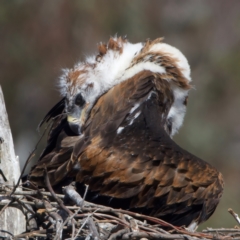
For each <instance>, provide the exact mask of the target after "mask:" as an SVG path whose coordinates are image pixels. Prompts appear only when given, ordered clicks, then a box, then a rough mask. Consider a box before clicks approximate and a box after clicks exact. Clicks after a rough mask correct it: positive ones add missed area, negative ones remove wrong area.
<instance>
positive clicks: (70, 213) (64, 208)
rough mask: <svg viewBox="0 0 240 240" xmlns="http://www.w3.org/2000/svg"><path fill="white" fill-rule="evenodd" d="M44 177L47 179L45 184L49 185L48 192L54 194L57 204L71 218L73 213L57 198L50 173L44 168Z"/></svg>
mask: <svg viewBox="0 0 240 240" xmlns="http://www.w3.org/2000/svg"><path fill="white" fill-rule="evenodd" d="M44 175H45V176H44V177H45V183H46V185H47V188H48V190H49V191H50V193H51V194H52V197H53V198H54V199H55V200H56V202H57V203H58V204H59V206H60V207H61V208H62V209H63V210H65V211H66V212H67V213H68V214H69V215H70V216H71V215H73V212H72V211H70V210H69V209H68V208H67V207H66V206H65V205H64V204H63V201H62V200H61V199H60V198H58V197H57V195H56V194H55V192H54V191H53V188H52V186H51V184H50V181H49V177H48V173H47V169H46V167H45V168H44Z"/></svg>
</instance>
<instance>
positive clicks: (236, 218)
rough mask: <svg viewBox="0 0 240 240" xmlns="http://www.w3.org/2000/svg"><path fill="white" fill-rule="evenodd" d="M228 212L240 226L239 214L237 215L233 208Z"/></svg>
mask: <svg viewBox="0 0 240 240" xmlns="http://www.w3.org/2000/svg"><path fill="white" fill-rule="evenodd" d="M228 212H229V213H230V214H231V215H232V216H233V217H234V219H235V220H236V221H237V223H238V224H240V218H239V217H238V214H237V213H235V212H234V211H233V210H232V209H231V208H229V209H228Z"/></svg>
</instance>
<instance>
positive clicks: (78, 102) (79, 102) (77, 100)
mask: <svg viewBox="0 0 240 240" xmlns="http://www.w3.org/2000/svg"><path fill="white" fill-rule="evenodd" d="M75 104H76V105H78V106H79V107H82V106H83V105H84V104H85V100H84V99H83V96H82V94H81V93H79V94H78V95H77V96H76V98H75Z"/></svg>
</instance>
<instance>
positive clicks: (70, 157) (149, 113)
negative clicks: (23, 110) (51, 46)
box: [31, 71, 223, 225]
mask: <svg viewBox="0 0 240 240" xmlns="http://www.w3.org/2000/svg"><path fill="white" fill-rule="evenodd" d="M170 89H171V88H170V84H169V83H168V82H167V81H165V80H162V79H161V77H160V76H159V75H153V74H152V73H151V72H149V71H143V72H141V73H139V74H137V75H135V76H134V77H133V78H131V79H129V80H127V81H125V82H122V83H121V84H119V85H117V86H115V87H113V88H112V89H110V90H109V91H108V92H107V93H106V94H104V95H103V96H101V97H100V98H99V99H98V101H97V102H96V104H95V105H94V107H93V109H92V111H91V113H90V116H89V118H88V120H87V122H86V124H85V129H84V131H83V132H84V137H81V136H80V137H79V139H77V138H75V139H73V138H72V139H71V137H72V136H71V135H69V133H68V132H67V131H66V130H65V125H64V127H63V126H61V127H60V129H61V130H59V131H58V132H57V133H55V135H52V137H53V136H54V137H55V138H59V139H60V140H58V141H56V140H55V145H54V144H52V146H51V151H52V152H51V151H49V150H48V152H47V153H45V155H44V158H43V159H41V161H40V162H39V164H38V166H37V167H36V168H35V169H33V171H32V173H31V176H32V177H34V176H35V174H36V172H37V176H38V177H40V175H41V174H40V171H41V168H42V166H43V165H44V164H46V165H47V168H48V169H49V171H50V175H51V179H52V184H56V183H58V182H60V181H61V178H63V177H65V176H66V175H67V174H68V175H69V176H75V178H76V181H77V182H80V183H83V184H88V185H89V191H90V192H91V193H94V194H97V195H95V197H94V198H92V199H90V200H93V201H95V202H100V203H102V204H107V202H106V200H103V202H101V201H102V200H101V197H104V196H107V197H110V198H111V199H120V200H121V201H120V204H119V205H114V204H113V202H114V200H111V201H110V202H108V203H109V205H110V206H111V203H112V206H118V207H124V208H129V209H131V210H135V211H138V212H141V213H144V214H150V215H152V216H156V217H161V218H163V219H165V220H166V221H169V222H171V223H173V224H176V225H189V224H190V223H191V222H192V221H193V219H195V220H196V221H197V222H198V223H201V222H203V221H204V220H206V219H207V218H208V217H209V216H210V215H211V214H212V213H213V211H214V210H215V208H216V206H217V203H218V201H219V198H220V197H221V194H222V188H223V180H222V177H221V174H219V173H218V172H217V170H216V169H215V168H213V167H211V166H210V165H209V164H207V163H206V162H204V161H202V160H200V159H198V158H197V157H195V156H193V155H192V154H190V153H188V152H187V151H185V150H183V149H182V148H180V147H179V146H178V145H177V144H176V143H175V142H173V141H172V139H171V138H170V137H169V135H168V134H167V133H166V132H165V130H164V128H163V123H164V121H165V120H166V119H165V118H166V115H167V113H168V111H169V109H170V106H171V104H172V102H173V93H172V92H171V90H170ZM164 99H165V101H164ZM166 99H167V100H166ZM163 103H164V104H163ZM59 106H60V107H61V106H62V105H61V104H59ZM53 112H54V111H53ZM54 114H55V112H54ZM46 119H48V118H46ZM63 120H64V119H63ZM63 120H62V121H63ZM119 128H121V131H119V132H118V130H119ZM55 131H56V130H55ZM63 133H64V134H65V137H63V138H62V137H61V134H63ZM50 139H51V137H50ZM66 139H68V140H66ZM52 141H53V140H52ZM56 143H58V144H57V145H56ZM63 143H64V144H63ZM64 145H65V147H64ZM76 165H78V166H79V169H78V170H77V172H76V171H75V170H74V166H76ZM53 169H56V171H55V172H53ZM64 170H65V171H64ZM91 193H89V197H90V198H91V196H93V195H91ZM96 196H98V197H96ZM98 199H100V200H99V201H98ZM125 200H126V201H125Z"/></svg>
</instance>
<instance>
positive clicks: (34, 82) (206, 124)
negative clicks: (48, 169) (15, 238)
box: [0, 0, 240, 229]
mask: <svg viewBox="0 0 240 240" xmlns="http://www.w3.org/2000/svg"><path fill="white" fill-rule="evenodd" d="M116 33H117V34H118V35H127V36H128V39H129V40H130V41H131V42H139V41H144V40H145V39H147V38H150V39H155V38H157V37H164V38H165V42H166V43H169V44H171V45H173V46H175V47H177V48H179V49H180V50H181V51H182V52H183V53H184V54H185V55H186V57H187V59H188V60H189V63H190V65H191V69H192V79H193V85H194V89H193V90H191V92H190V97H189V104H188V111H187V114H186V118H185V122H184V125H183V127H182V128H181V130H180V131H179V134H178V135H177V136H175V137H174V139H175V141H177V143H178V144H179V145H180V146H182V147H183V148H185V149H186V150H188V151H190V152H191V153H193V154H195V155H197V156H198V157H200V158H202V159H204V160H206V161H208V162H209V163H211V164H212V165H214V166H215V167H216V168H218V169H219V170H220V171H221V172H222V173H223V175H224V179H225V190H224V195H223V198H222V201H221V203H220V205H219V207H218V208H217V210H216V212H215V213H214V215H213V216H212V217H211V218H210V220H208V221H207V222H206V223H205V224H204V225H202V226H201V228H200V229H202V228H203V227H206V226H209V227H233V226H234V225H236V223H235V221H234V219H233V218H232V217H231V216H230V214H229V213H228V212H227V209H228V208H229V207H231V208H233V209H234V210H235V211H236V212H238V213H239V214H240V202H239V199H240V187H239V183H240V1H237V0H232V1H226V0H212V1H208V0H202V1H192V0H185V1H176V0H162V1H159V0H151V1H144V0H131V1H130V0H129V1H127V0H122V1H110V0H95V1H94V0H85V1H78V0H73V1H67V0H52V1H30V0H28V1H24V0H14V1H1V3H0V53H1V55H0V84H1V86H2V88H3V92H4V96H5V101H6V107H7V111H8V114H9V120H10V124H11V128H12V133H13V138H14V143H15V150H16V154H17V155H18V156H19V157H20V160H21V165H23V164H24V162H25V160H26V159H27V157H28V155H29V153H30V151H31V150H32V149H33V148H34V146H35V144H36V142H37V140H38V139H39V136H40V133H39V132H37V130H36V129H37V126H38V124H39V122H40V121H41V119H42V118H43V117H44V115H45V114H46V113H47V111H48V110H49V109H50V108H51V107H52V106H53V105H54V104H55V103H56V102H57V101H59V100H60V96H59V93H58V89H57V81H58V77H59V76H60V75H61V69H62V68H66V67H67V68H71V67H72V66H73V65H74V64H75V63H76V62H77V61H79V60H83V59H84V58H85V56H86V55H89V54H93V53H95V52H96V50H97V43H99V42H100V41H103V42H106V41H107V40H108V38H109V37H110V36H113V35H115V34H116ZM43 147H44V141H43V143H41V145H40V146H39V150H38V152H41V151H42V149H43ZM35 159H37V157H36V158H35Z"/></svg>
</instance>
